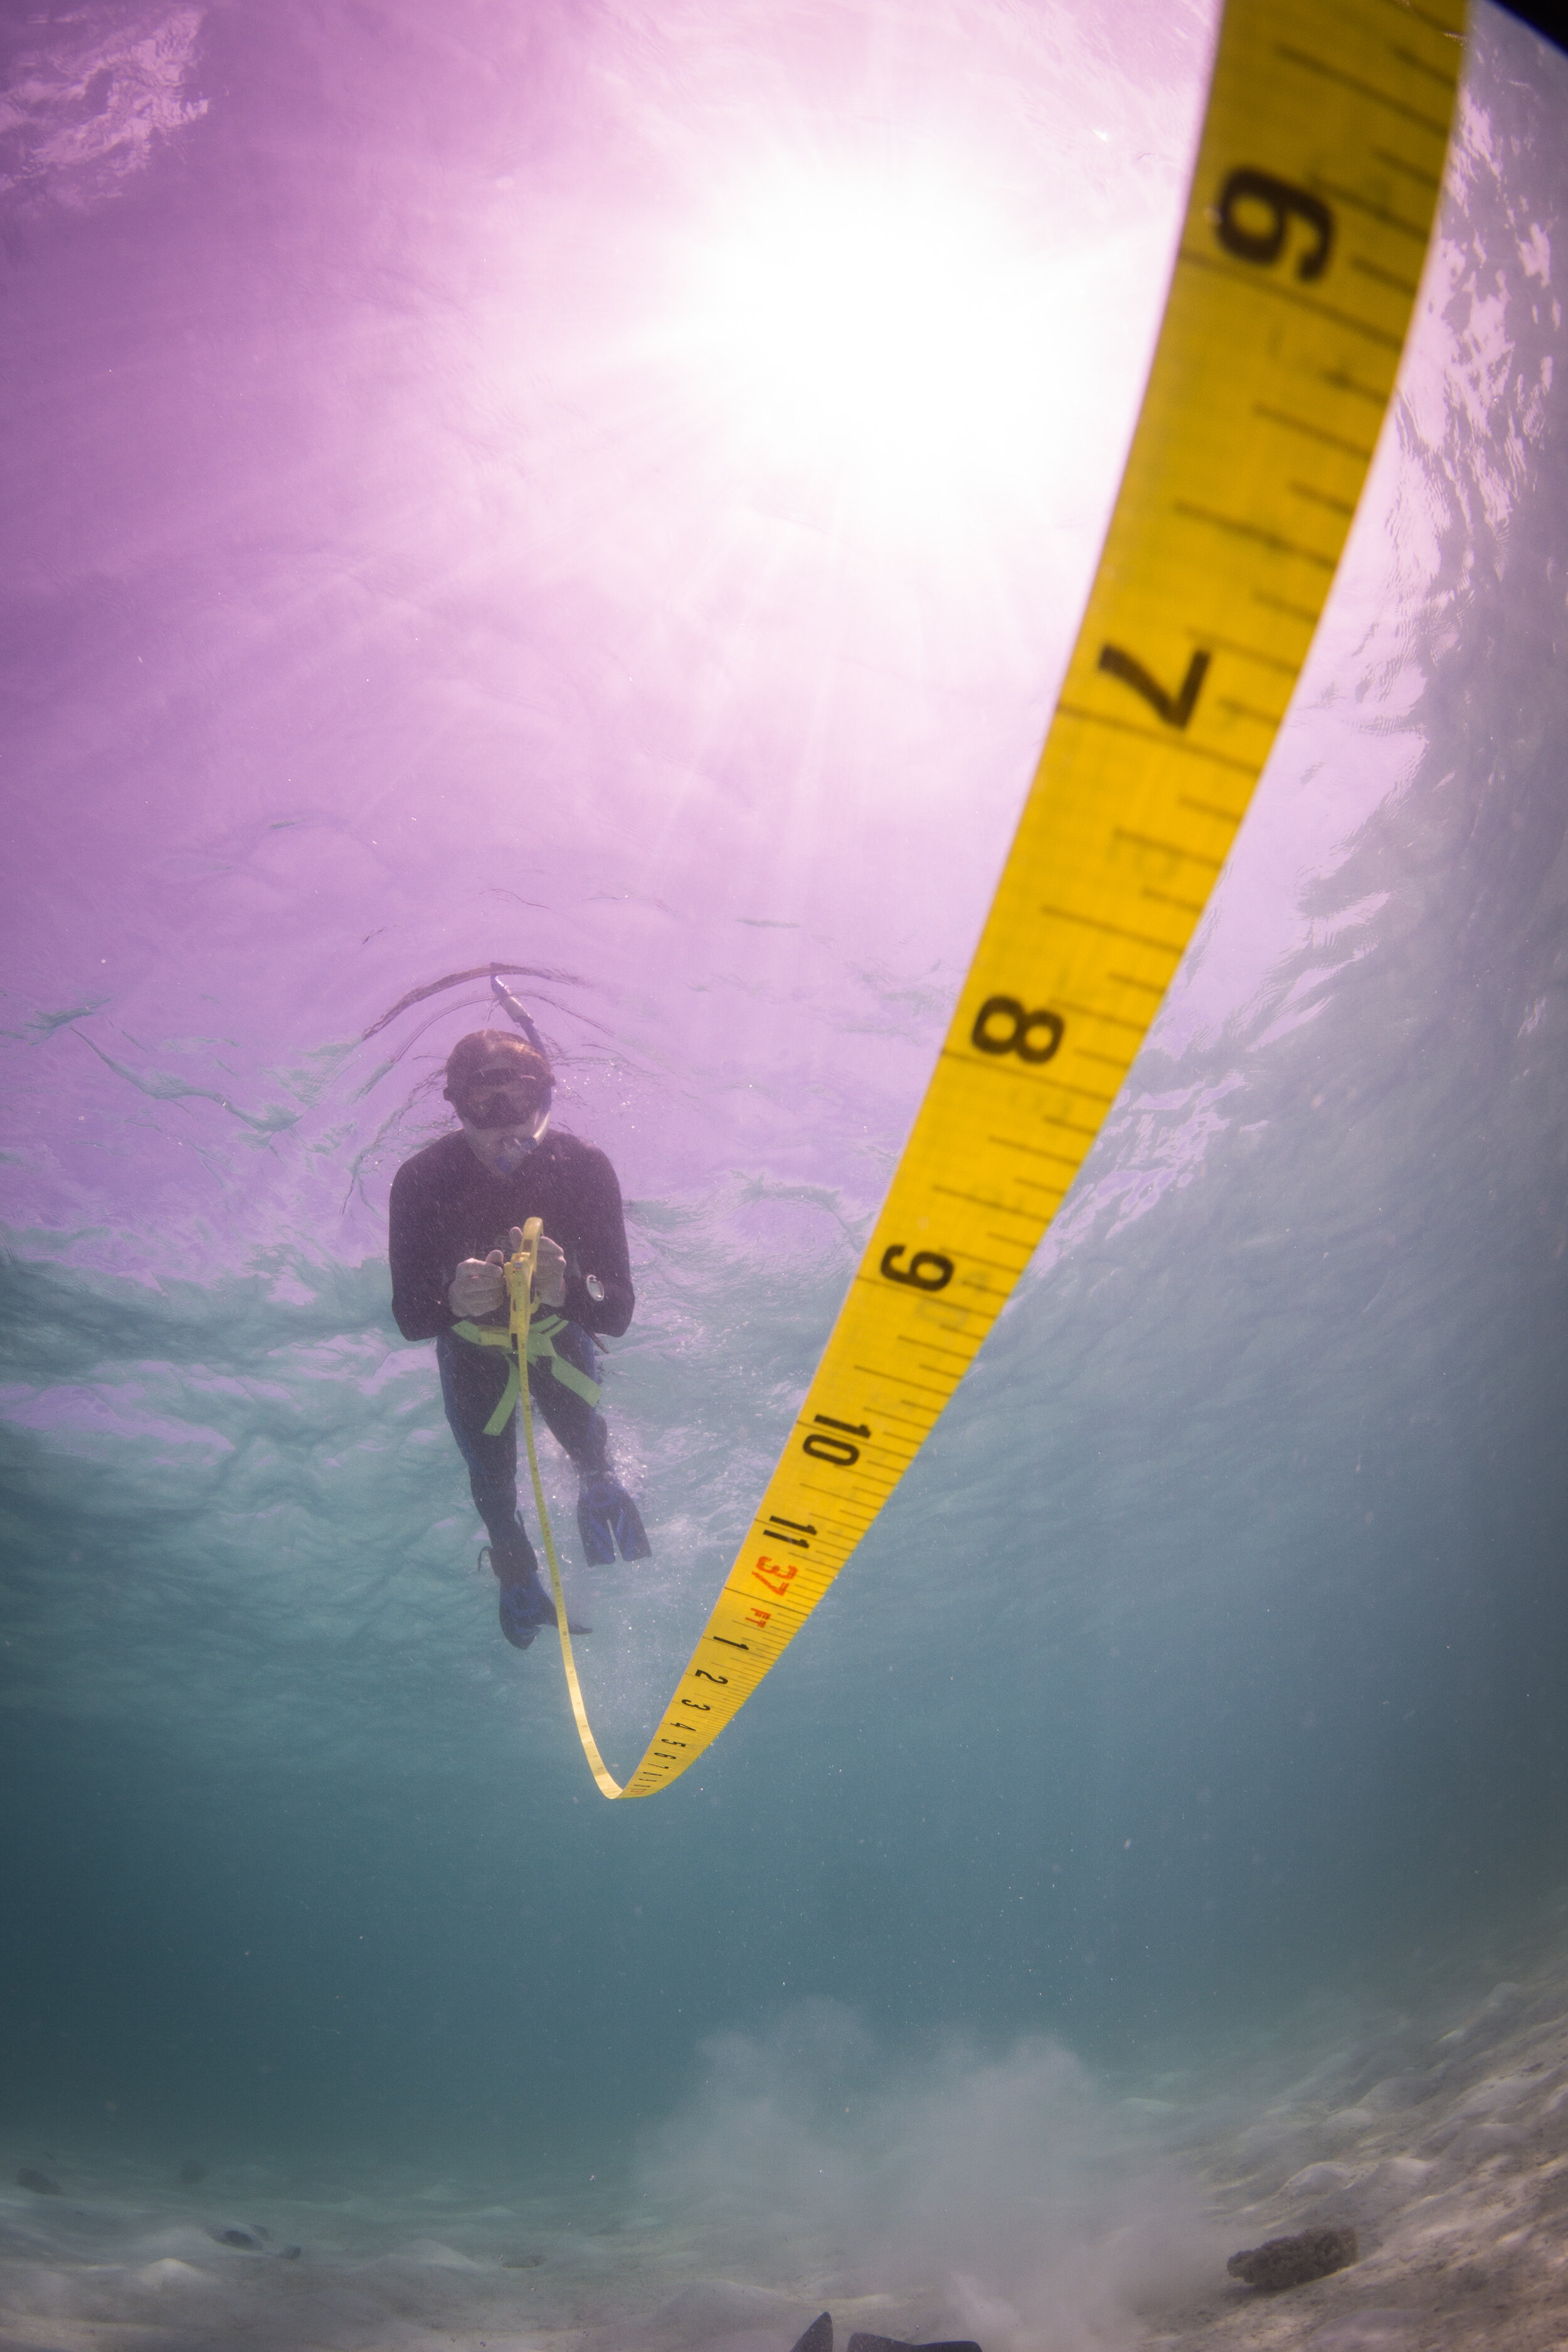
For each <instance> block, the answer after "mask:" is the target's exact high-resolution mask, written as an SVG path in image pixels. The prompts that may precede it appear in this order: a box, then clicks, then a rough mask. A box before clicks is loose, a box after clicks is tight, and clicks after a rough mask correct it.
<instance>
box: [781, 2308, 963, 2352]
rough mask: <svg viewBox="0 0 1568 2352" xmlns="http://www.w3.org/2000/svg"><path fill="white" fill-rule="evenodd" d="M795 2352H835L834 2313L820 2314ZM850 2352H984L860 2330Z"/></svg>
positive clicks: (959, 2344) (850, 2343)
mask: <svg viewBox="0 0 1568 2352" xmlns="http://www.w3.org/2000/svg"><path fill="white" fill-rule="evenodd" d="M795 2352H833V2315H832V2313H831V2312H828V2311H824V2312H820V2313H818V2315H817V2316H816V2318H815V2319H814V2320H813V2321H812V2323H811V2326H809V2327H808V2328H807V2329H806V2331H805V2335H804V2336H802V2337H801V2338H800V2341H799V2342H798V2343H797V2344H796V2345H795ZM849 2352H980V2347H979V2345H978V2344H970V2343H968V2342H963V2343H960V2342H948V2343H942V2344H904V2343H902V2342H900V2339H899V2337H898V2336H866V2335H863V2334H861V2333H860V2332H859V2330H857V2331H856V2333H855V2334H854V2335H853V2336H851V2337H850V2338H849Z"/></svg>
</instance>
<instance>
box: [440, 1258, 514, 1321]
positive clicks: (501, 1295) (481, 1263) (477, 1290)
mask: <svg viewBox="0 0 1568 2352" xmlns="http://www.w3.org/2000/svg"><path fill="white" fill-rule="evenodd" d="M505 1305H506V1275H505V1273H504V1272H503V1270H502V1261H501V1254H500V1250H491V1252H490V1254H489V1257H466V1258H465V1259H464V1260H463V1263H462V1265H460V1266H459V1267H458V1271H457V1273H456V1274H455V1275H454V1276H452V1280H451V1283H450V1286H448V1288H447V1306H448V1307H450V1308H451V1310H452V1312H453V1314H454V1315H457V1316H459V1317H461V1318H465V1319H467V1320H472V1319H473V1318H475V1317H477V1316H480V1315H495V1314H498V1313H499V1312H500V1308H501V1307H504V1306H505Z"/></svg>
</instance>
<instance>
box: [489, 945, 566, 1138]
mask: <svg viewBox="0 0 1568 2352" xmlns="http://www.w3.org/2000/svg"><path fill="white" fill-rule="evenodd" d="M490 992H491V993H492V995H493V996H494V998H495V1000H496V1003H498V1004H499V1005H500V1009H501V1011H502V1012H503V1013H505V1014H506V1017H507V1019H508V1020H509V1021H510V1022H511V1024H513V1026H514V1027H515V1028H518V1029H521V1032H522V1034H523V1035H524V1036H525V1037H526V1038H527V1040H528V1042H529V1044H530V1045H531V1046H532V1047H533V1050H534V1052H535V1053H536V1054H537V1055H539V1057H540V1059H541V1060H542V1061H544V1062H548V1061H549V1059H550V1056H549V1055H548V1054H546V1052H545V1050H544V1040H543V1038H542V1036H541V1035H540V1034H539V1032H538V1030H537V1029H536V1028H535V1027H534V1025H533V1024H532V1022H531V1020H530V1019H529V1017H528V1014H527V1013H526V1011H525V1010H524V1009H523V1007H522V1005H521V1004H520V1003H519V1002H518V1000H517V998H516V997H515V996H514V995H513V994H512V992H511V991H510V988H509V987H508V986H507V984H506V982H505V981H503V980H502V978H501V976H500V972H497V971H492V972H491V974H490ZM552 1093H553V1088H552V1089H551V1094H552ZM551 1094H547V1095H546V1096H545V1097H544V1108H543V1109H542V1111H541V1112H540V1113H539V1114H538V1116H537V1117H536V1118H535V1120H534V1123H533V1127H532V1130H531V1132H530V1133H518V1134H512V1135H508V1136H507V1137H506V1138H505V1139H503V1141H501V1142H500V1143H499V1144H498V1145H497V1146H496V1148H495V1150H494V1151H493V1153H492V1154H491V1160H490V1164H491V1166H492V1167H493V1168H494V1170H495V1172H496V1174H497V1175H498V1176H515V1175H516V1173H517V1171H518V1170H519V1169H520V1168H521V1166H522V1163H523V1161H524V1160H526V1159H527V1158H528V1155H529V1153H530V1152H531V1150H533V1149H534V1146H535V1145H536V1144H539V1143H542V1141H543V1139H544V1137H545V1134H546V1133H547V1131H548V1129H549V1126H550V1103H551Z"/></svg>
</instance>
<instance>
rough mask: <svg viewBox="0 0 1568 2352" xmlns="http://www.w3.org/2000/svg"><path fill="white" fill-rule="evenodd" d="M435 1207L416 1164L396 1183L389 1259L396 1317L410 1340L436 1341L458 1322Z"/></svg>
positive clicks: (409, 1165)
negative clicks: (449, 1294) (450, 1297)
mask: <svg viewBox="0 0 1568 2352" xmlns="http://www.w3.org/2000/svg"><path fill="white" fill-rule="evenodd" d="M434 1206H435V1203H434V1202H432V1201H431V1199H430V1198H429V1189H428V1187H427V1186H426V1185H425V1184H422V1183H421V1182H420V1181H419V1175H418V1173H417V1172H416V1169H415V1167H414V1164H413V1162H412V1161H409V1162H406V1163H405V1165H404V1166H403V1167H401V1168H400V1169H399V1170H398V1171H397V1173H396V1175H395V1177H394V1178H393V1180H392V1208H391V1216H390V1220H389V1223H390V1232H389V1234H388V1252H387V1254H388V1255H389V1256H390V1257H391V1260H392V1312H393V1316H394V1318H395V1321H396V1324H397V1328H398V1329H399V1330H400V1331H401V1332H402V1334H403V1336H404V1338H405V1339H435V1338H437V1335H438V1334H439V1333H440V1332H442V1331H449V1330H450V1329H451V1328H452V1325H453V1324H454V1322H455V1321H456V1320H457V1318H456V1317H455V1316H454V1315H453V1313H452V1310H451V1308H450V1307H449V1306H448V1305H447V1271H446V1268H445V1266H444V1265H442V1262H441V1244H440V1238H439V1232H438V1227H437V1219H436V1218H435V1216H434V1215H433V1214H432V1211H433V1209H434Z"/></svg>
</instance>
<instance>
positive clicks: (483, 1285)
mask: <svg viewBox="0 0 1568 2352" xmlns="http://www.w3.org/2000/svg"><path fill="white" fill-rule="evenodd" d="M491 985H492V987H493V988H494V990H495V992H496V995H497V997H498V998H499V999H500V1003H501V1004H502V1005H503V1007H504V1008H505V1010H506V1011H507V1012H508V1013H509V1014H510V1016H511V1018H512V1019H513V1020H515V1021H517V1022H518V1024H519V1025H520V1027H522V1028H523V1029H524V1030H525V1031H526V1032H527V1034H526V1035H524V1036H521V1037H514V1036H510V1035H509V1034H508V1033H507V1032H506V1031H505V1030H493V1029H481V1030H477V1031H476V1032H475V1033H474V1034H472V1035H471V1036H468V1037H460V1038H459V1039H458V1043H457V1044H456V1045H454V1046H453V1048H452V1051H451V1054H450V1055H449V1056H448V1057H447V1084H446V1088H445V1099H446V1100H447V1102H449V1103H450V1104H451V1106H452V1108H453V1109H454V1110H455V1111H456V1112H457V1114H458V1120H459V1121H460V1123H461V1124H460V1129H459V1132H458V1133H457V1134H456V1135H444V1136H442V1137H440V1138H439V1139H437V1141H436V1142H435V1143H431V1144H426V1147H425V1149H424V1150H423V1151H416V1153H415V1155H414V1157H413V1159H412V1160H405V1161H404V1163H403V1166H402V1167H401V1168H400V1169H399V1170H398V1171H397V1173H396V1175H395V1177H394V1178H393V1181H392V1210H391V1234H390V1255H391V1258H392V1311H393V1314H394V1315H395V1318H396V1319H397V1328H398V1329H399V1330H400V1331H401V1332H402V1334H403V1336H404V1338H405V1339H434V1340H435V1342H436V1358H437V1364H438V1366H439V1368H440V1373H441V1396H442V1401H443V1402H444V1403H445V1405H446V1408H447V1421H448V1422H449V1423H450V1424H451V1429H452V1434H453V1436H454V1437H455V1438H456V1439H457V1441H458V1450H459V1451H460V1453H461V1454H462V1456H463V1459H464V1461H465V1462H466V1463H467V1465H468V1484H469V1486H470V1488H471V1490H472V1493H473V1497H474V1502H475V1505H476V1506H477V1507H478V1510H479V1517H481V1518H482V1519H483V1521H484V1523H485V1527H486V1528H487V1529H488V1531H489V1539H490V1540H489V1562H490V1566H491V1568H492V1569H493V1570H494V1571H495V1574H496V1576H497V1578H498V1580H500V1622H501V1631H502V1633H504V1634H505V1635H506V1638H507V1640H508V1641H509V1642H510V1643H512V1644H513V1646H514V1647H515V1648H517V1649H520V1650H526V1649H527V1648H528V1646H529V1644H530V1643H531V1642H532V1640H533V1637H534V1635H535V1633H537V1632H538V1630H539V1628H540V1627H541V1626H542V1625H553V1624H554V1623H555V1622H556V1618H555V1610H554V1606H553V1603H552V1601H551V1599H550V1596H549V1594H548V1593H547V1592H546V1591H545V1590H544V1587H543V1584H542V1581H541V1579H540V1574H539V1561H538V1559H537V1558H536V1556H535V1554H534V1549H533V1546H532V1545H531V1543H530V1541H529V1539H528V1537H527V1534H526V1533H525V1531H524V1528H523V1526H522V1521H521V1517H519V1514H518V1508H517V1414H516V1405H517V1397H518V1389H517V1366H516V1360H515V1358H514V1356H513V1355H512V1353H511V1350H510V1347H509V1346H508V1345H507V1344H506V1340H505V1333H506V1328H507V1291H506V1276H505V1273H504V1271H503V1265H504V1260H505V1258H506V1256H507V1255H510V1254H512V1253H515V1252H516V1250H517V1249H518V1248H519V1247H520V1246H521V1240H522V1234H521V1227H522V1225H523V1224H524V1223H525V1222H526V1220H527V1219H528V1218H530V1217H539V1218H541V1219H542V1221H543V1227H544V1230H543V1233H542V1234H541V1236H540V1241H539V1256H538V1272H537V1275H536V1276H535V1285H534V1289H535V1310H536V1311H535V1313H534V1316H533V1318H532V1321H531V1327H530V1331H529V1346H528V1390H529V1395H530V1397H531V1400H532V1402H533V1405H534V1407H535V1408H536V1410H537V1411H538V1412H539V1413H540V1414H541V1415H542V1419H543V1421H544V1423H545V1424H546V1426H547V1427H548V1429H549V1430H550V1432H551V1434H552V1436H553V1437H554V1438H555V1439H556V1441H557V1443H558V1444H560V1445H561V1446H562V1447H563V1450H564V1451H565V1453H566V1454H567V1455H568V1456H569V1457H570V1459H571V1461H572V1462H573V1463H574V1465H575V1467H576V1471H577V1475H578V1481H579V1484H578V1493H577V1527H578V1532H579V1534H580V1535H581V1537H582V1539H583V1549H584V1553H585V1554H586V1556H587V1559H588V1561H589V1564H590V1566H593V1567H604V1566H605V1565H606V1564H607V1563H608V1562H610V1561H612V1560H613V1559H615V1557H616V1550H617V1549H619V1552H620V1555H621V1557H622V1559H647V1557H648V1554H649V1546H648V1540H647V1535H646V1534H645V1533H644V1530H643V1523H642V1519H641V1517H640V1515H639V1513H638V1510H637V1505H636V1503H634V1502H633V1500H632V1498H631V1496H629V1495H628V1494H627V1493H626V1488H625V1487H624V1486H622V1485H621V1482H620V1480H619V1479H618V1478H617V1477H616V1475H615V1473H614V1472H613V1471H612V1470H611V1468H610V1464H609V1450H608V1437H607V1433H606V1431H605V1420H604V1415H603V1414H602V1413H601V1412H598V1411H597V1404H598V1396H599V1386H598V1381H597V1380H596V1379H595V1354H594V1342H593V1339H592V1338H591V1337H590V1334H591V1333H593V1332H603V1333H605V1335H606V1336H608V1337H609V1338H611V1339H618V1338H619V1337H620V1335H621V1333H622V1332H623V1331H624V1330H625V1329H626V1326H627V1324H628V1323H629V1322H630V1321H631V1319H632V1307H633V1304H634V1293H633V1290H632V1279H631V1266H630V1263H629V1261H628V1259H627V1255H626V1221H625V1218H624V1216H623V1214H622V1211H621V1192H620V1186H619V1185H618V1184H617V1183H616V1171H615V1170H614V1169H613V1168H612V1167H611V1165H610V1163H609V1161H608V1160H606V1158H605V1154H604V1153H603V1152H602V1151H600V1150H596V1149H595V1147H594V1146H593V1145H592V1144H589V1143H584V1142H582V1141H580V1139H578V1138H577V1137H576V1136H574V1135H567V1134H564V1133H562V1132H560V1131H559V1130H557V1131H556V1132H555V1133H553V1134H552V1133H550V1132H549V1128H550V1106H551V1097H552V1087H553V1081H552V1076H551V1068H550V1063H549V1060H548V1059H547V1057H546V1055H545V1052H544V1048H543V1045H542V1043H541V1040H540V1036H539V1032H538V1031H537V1029H535V1028H534V1026H533V1024H532V1022H531V1021H530V1020H529V1018H528V1015H527V1014H526V1013H524V1012H523V1010H522V1007H521V1005H520V1004H519V1003H517V1001H516V999H515V998H514V997H513V996H511V994H510V992H509V991H508V990H507V989H505V988H504V987H503V986H502V985H501V983H500V981H499V979H498V980H492V982H491ZM483 1558H484V1554H483V1553H482V1552H481V1554H480V1559H481V1562H482V1560H483Z"/></svg>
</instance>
